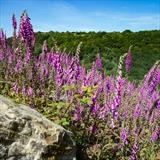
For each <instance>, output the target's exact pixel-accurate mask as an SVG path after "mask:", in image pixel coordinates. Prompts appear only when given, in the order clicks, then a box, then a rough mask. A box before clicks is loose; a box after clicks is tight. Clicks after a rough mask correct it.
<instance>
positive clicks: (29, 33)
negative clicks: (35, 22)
mask: <svg viewBox="0 0 160 160" xmlns="http://www.w3.org/2000/svg"><path fill="white" fill-rule="evenodd" d="M19 37H21V38H22V41H24V42H25V44H26V45H27V46H28V47H29V48H31V49H34V42H35V36H34V32H33V29H32V25H31V23H30V18H29V17H28V15H27V13H26V12H24V13H23V14H22V16H21V20H20V29H19Z"/></svg>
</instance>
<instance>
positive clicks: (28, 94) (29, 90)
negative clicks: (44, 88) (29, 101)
mask: <svg viewBox="0 0 160 160" xmlns="http://www.w3.org/2000/svg"><path fill="white" fill-rule="evenodd" d="M26 94H27V96H29V97H30V96H32V95H33V89H32V88H31V87H29V88H28V89H27V90H26Z"/></svg>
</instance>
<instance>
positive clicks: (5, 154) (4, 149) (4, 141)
mask: <svg viewBox="0 0 160 160" xmlns="http://www.w3.org/2000/svg"><path fill="white" fill-rule="evenodd" d="M0 160H76V158H75V143H74V141H73V140H72V134H71V133H70V132H69V131H67V130H65V129H64V128H62V127H61V126H59V125H56V124H54V123H53V122H51V121H49V120H48V119H46V118H45V117H44V116H42V115H41V114H40V113H38V112H37V111H35V110H34V109H31V108H30V107H27V106H25V105H20V104H16V103H14V102H13V101H12V100H9V99H7V98H4V97H3V96H1V95H0Z"/></svg>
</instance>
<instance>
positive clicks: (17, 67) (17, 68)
mask: <svg viewBox="0 0 160 160" xmlns="http://www.w3.org/2000/svg"><path fill="white" fill-rule="evenodd" d="M22 67H23V66H22V62H21V61H20V60H19V61H18V62H17V64H16V66H15V68H14V70H15V72H17V73H20V72H21V71H22Z"/></svg>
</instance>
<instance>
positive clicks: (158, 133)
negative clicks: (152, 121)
mask: <svg viewBox="0 0 160 160" xmlns="http://www.w3.org/2000/svg"><path fill="white" fill-rule="evenodd" d="M159 136H160V128H159V129H158V128H156V129H155V131H154V132H153V133H152V135H151V141H152V142H155V141H156V140H157V139H158V137H159Z"/></svg>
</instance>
